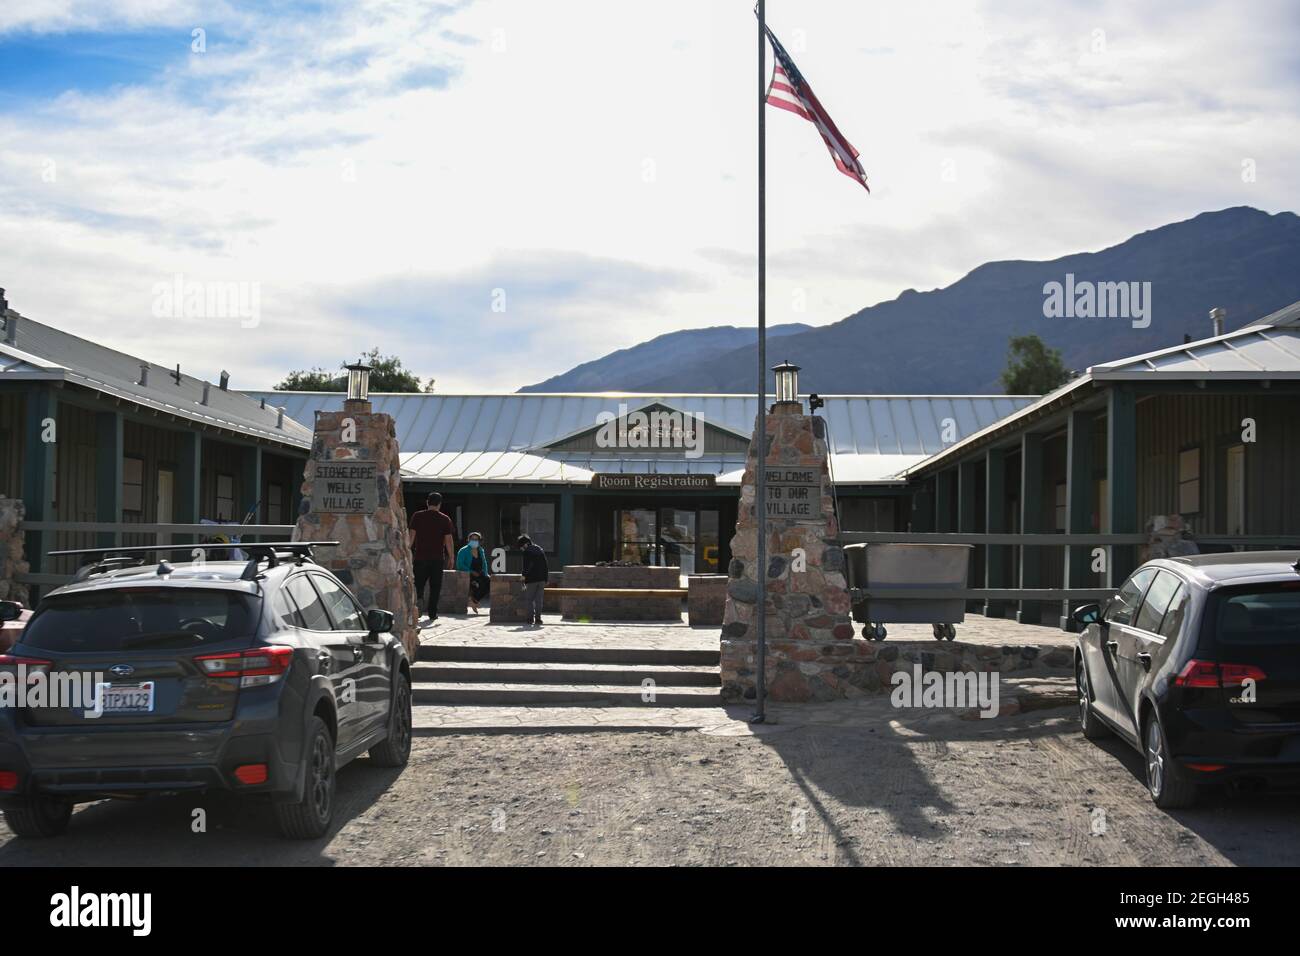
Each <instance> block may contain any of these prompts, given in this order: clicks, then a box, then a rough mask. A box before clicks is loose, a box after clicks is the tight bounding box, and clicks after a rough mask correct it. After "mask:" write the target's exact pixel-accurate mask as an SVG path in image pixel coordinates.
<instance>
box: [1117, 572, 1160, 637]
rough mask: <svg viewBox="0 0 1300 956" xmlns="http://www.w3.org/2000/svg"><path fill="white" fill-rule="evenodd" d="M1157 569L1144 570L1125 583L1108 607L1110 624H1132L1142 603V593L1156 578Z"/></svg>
mask: <svg viewBox="0 0 1300 956" xmlns="http://www.w3.org/2000/svg"><path fill="white" fill-rule="evenodd" d="M1155 573H1156V569H1155V568H1143V569H1142V570H1141V571H1139V572H1138V573H1137V574H1135V575H1133V577H1131V578H1129V579H1128V580H1127V581H1125V582H1124V586H1123V587H1121V588H1120V589H1119V593H1118V594H1116V595H1115V596H1114V597H1113V598H1111V599H1110V604H1108V605H1107V606H1106V620H1107V622H1108V623H1110V624H1132V623H1133V612H1134V611H1136V610H1137V606H1138V604H1139V603H1141V601H1142V592H1143V591H1145V590H1146V588H1147V585H1148V584H1150V583H1151V579H1152V578H1153V577H1154V576H1155Z"/></svg>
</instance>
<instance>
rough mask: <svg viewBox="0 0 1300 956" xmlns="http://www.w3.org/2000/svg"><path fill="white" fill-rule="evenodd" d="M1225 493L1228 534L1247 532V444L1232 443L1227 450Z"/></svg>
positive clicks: (1226, 530) (1226, 529)
mask: <svg viewBox="0 0 1300 956" xmlns="http://www.w3.org/2000/svg"><path fill="white" fill-rule="evenodd" d="M1224 455H1225V456H1226V460H1225V462H1224V477H1225V481H1224V486H1225V488H1224V494H1225V497H1226V501H1225V505H1226V506H1227V509H1228V516H1227V518H1228V520H1227V522H1226V524H1227V527H1225V528H1224V531H1225V532H1226V533H1227V534H1245V533H1246V446H1245V445H1232V446H1230V447H1229V448H1228V449H1227V450H1226V451H1225V452H1224Z"/></svg>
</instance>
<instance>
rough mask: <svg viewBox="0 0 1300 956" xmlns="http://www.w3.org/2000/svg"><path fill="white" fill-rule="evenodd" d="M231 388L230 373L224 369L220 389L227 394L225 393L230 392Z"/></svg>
mask: <svg viewBox="0 0 1300 956" xmlns="http://www.w3.org/2000/svg"><path fill="white" fill-rule="evenodd" d="M229 386H230V373H229V372H227V371H226V370H225V369H222V370H221V385H220V386H219V387H220V389H221V390H222V391H223V392H225V391H228V390H229Z"/></svg>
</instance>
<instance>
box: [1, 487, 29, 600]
mask: <svg viewBox="0 0 1300 956" xmlns="http://www.w3.org/2000/svg"><path fill="white" fill-rule="evenodd" d="M25 515H26V509H25V507H24V505H23V503H22V501H21V500H19V499H17V498H0V601H17V602H18V603H20V604H22V605H23V606H24V607H30V600H31V599H30V596H29V595H28V593H27V585H25V584H19V583H18V581H17V580H16V578H17V577H18V575H20V574H26V573H27V572H28V571H29V570H30V567H29V566H28V564H27V561H26V560H25V559H24V558H23V528H22V525H23V517H24V516H25Z"/></svg>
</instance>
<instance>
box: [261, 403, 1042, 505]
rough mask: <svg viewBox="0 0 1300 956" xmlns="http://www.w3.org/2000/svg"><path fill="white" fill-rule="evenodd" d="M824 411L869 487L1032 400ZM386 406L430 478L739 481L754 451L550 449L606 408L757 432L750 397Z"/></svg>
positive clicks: (843, 470)
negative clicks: (657, 411)
mask: <svg viewBox="0 0 1300 956" xmlns="http://www.w3.org/2000/svg"><path fill="white" fill-rule="evenodd" d="M247 394H248V395H249V396H250V397H251V398H252V399H254V400H258V399H261V398H266V399H267V401H268V402H275V403H277V404H282V405H284V406H285V408H286V410H287V414H288V415H290V416H292V417H294V418H296V419H297V420H298V421H300V422H303V423H304V424H306V425H308V426H309V427H310V426H311V425H313V424H314V423H315V412H316V411H317V410H318V409H330V410H335V409H339V408H341V407H342V405H343V395H342V394H339V393H320V392H248V393H247ZM825 398H826V407H825V408H824V409H823V412H822V414H823V417H824V418H825V420H826V422H827V426H828V428H829V430H830V443H831V449H832V456H833V457H832V467H833V468H834V470H835V477H836V480H837V481H839V482H841V483H847V484H858V483H863V484H865V483H871V482H883V481H889V480H891V479H893V478H894V476H896V475H897V474H898V473H899V472H900V471H902V470H903V469H904V468H907V467H909V466H910V465H912V464H915V463H916V462H917V461H919V460H921V459H922V458H924V457H925V456H926V455H927V454H929V453H932V452H934V451H937V450H939V449H940V448H941V447H942V446H943V443H942V442H941V441H940V431H941V429H942V427H943V425H942V420H943V419H944V418H952V419H954V420H955V422H956V427H957V436H958V438H961V437H964V436H966V435H968V434H971V433H972V432H973V431H975V430H977V429H979V428H983V427H986V426H988V425H991V424H992V423H993V422H995V421H997V420H998V419H999V418H1001V417H1002V416H1003V415H1006V414H1008V413H1010V412H1012V411H1014V410H1016V409H1018V408H1022V407H1024V406H1026V405H1028V404H1030V403H1031V402H1032V401H1033V399H1032V398H1030V397H1027V396H1019V397H1011V398H1004V397H993V396H988V397H986V396H955V397H948V396H933V397H932V396H908V395H828V396H825ZM371 404H372V406H373V407H374V409H375V411H378V412H386V413H387V414H389V415H392V416H393V417H394V419H396V424H397V434H398V439H399V441H400V442H401V447H402V467H403V469H404V470H405V471H407V472H409V474H410V475H411V476H413V477H416V478H418V479H421V480H428V481H443V482H452V481H465V482H470V481H475V482H479V481H482V482H557V481H562V482H572V483H586V482H588V481H590V479H591V475H592V474H593V473H595V472H629V473H631V472H636V473H647V472H651V471H653V472H660V473H664V474H686V473H690V474H708V473H711V474H714V475H716V476H717V480H718V481H719V483H721V484H730V485H734V484H738V483H739V482H740V477H741V474H742V473H743V471H744V467H745V458H744V455H743V454H740V453H735V454H728V455H722V456H719V455H717V454H716V453H715V454H712V455H710V454H708V453H707V448H706V449H705V451H706V453H705V454H704V455H703V456H701V457H700V458H696V459H685V458H682V457H680V456H676V455H673V456H664V457H655V456H653V455H649V454H645V455H640V454H638V455H630V454H629V455H626V456H621V457H620V456H619V455H617V454H613V453H609V452H599V451H596V452H580V451H579V452H575V451H565V452H548V451H547V450H546V446H547V445H549V444H553V443H556V442H558V441H559V440H561V439H563V438H566V437H569V436H571V435H573V434H575V433H580V432H582V431H585V430H587V429H589V428H592V427H595V426H596V425H598V424H599V420H598V416H599V415H600V414H601V413H602V412H610V413H612V414H615V415H617V414H618V412H619V406H620V405H625V406H626V407H627V409H628V410H629V411H634V410H636V409H639V408H644V407H646V406H647V405H652V404H659V405H664V406H667V407H669V408H671V409H675V410H677V411H681V412H689V413H692V414H703V416H704V420H705V422H706V423H708V424H711V425H715V426H717V427H720V428H724V429H727V430H729V431H732V432H736V433H738V434H741V435H748V434H749V433H750V432H751V431H752V430H753V427H754V420H755V413H756V411H757V408H758V401H757V399H756V398H755V397H752V396H746V395H704V394H701V395H639V394H632V393H626V394H601V395H589V394H574V395H558V394H541V393H536V392H528V393H513V394H508V395H486V394H484V395H439V394H432V395H430V394H419V393H413V394H407V395H372V396H371Z"/></svg>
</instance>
